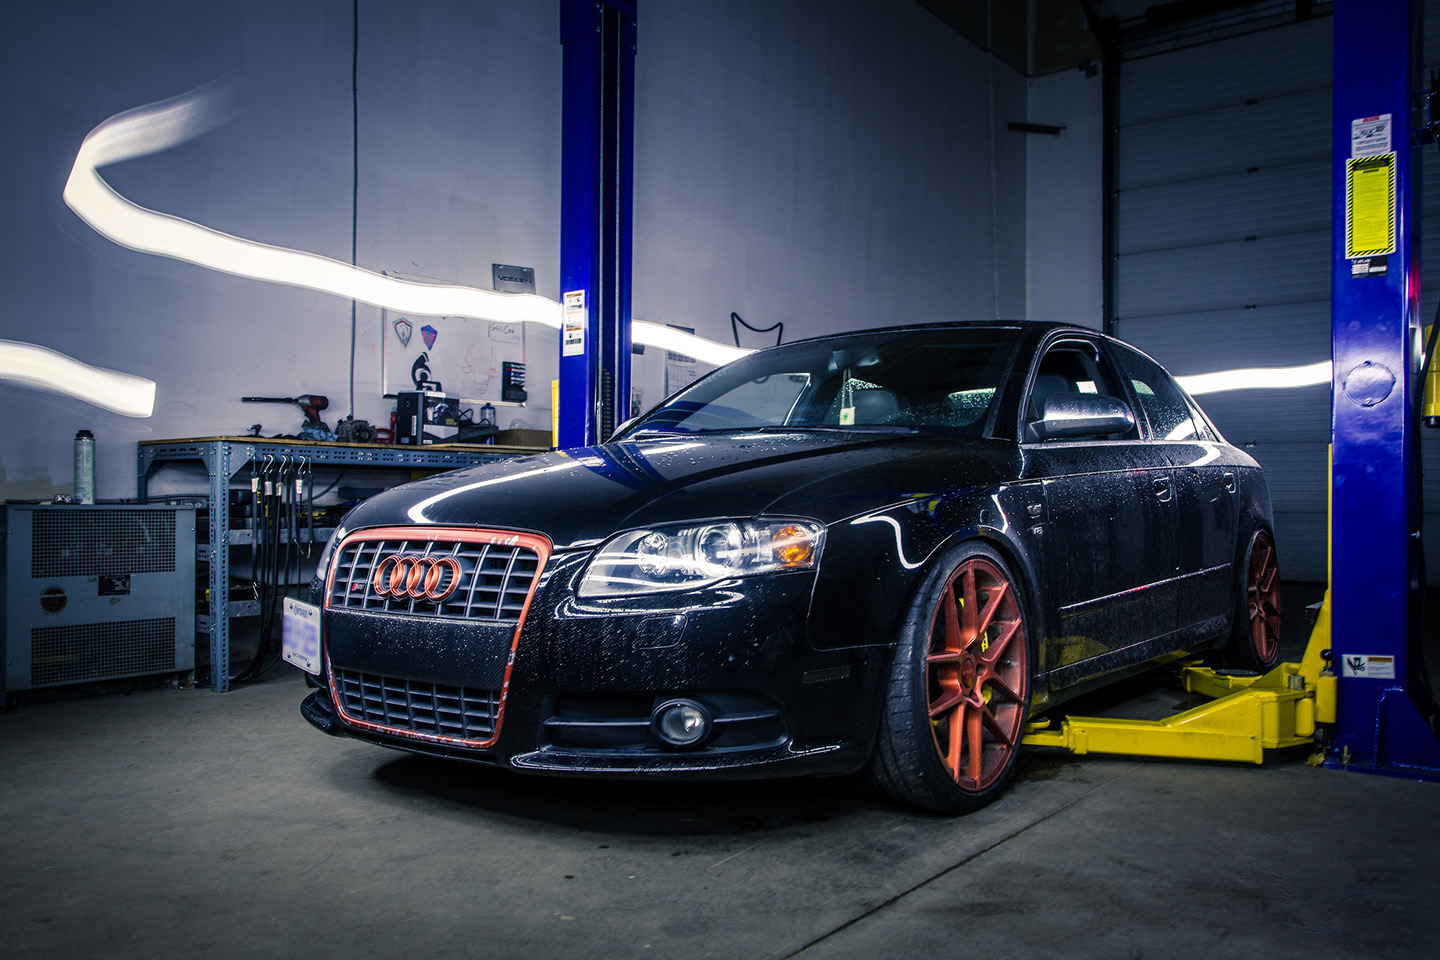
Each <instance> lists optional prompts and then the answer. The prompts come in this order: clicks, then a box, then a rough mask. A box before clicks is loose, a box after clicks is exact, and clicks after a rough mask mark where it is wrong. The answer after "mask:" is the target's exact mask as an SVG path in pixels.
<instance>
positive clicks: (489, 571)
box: [328, 539, 541, 623]
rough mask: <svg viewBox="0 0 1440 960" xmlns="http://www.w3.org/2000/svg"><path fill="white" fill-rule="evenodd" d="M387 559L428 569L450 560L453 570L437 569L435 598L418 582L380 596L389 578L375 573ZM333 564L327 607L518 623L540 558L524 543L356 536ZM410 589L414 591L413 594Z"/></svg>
mask: <svg viewBox="0 0 1440 960" xmlns="http://www.w3.org/2000/svg"><path fill="white" fill-rule="evenodd" d="M387 558H407V562H408V563H410V564H412V565H413V566H414V567H417V568H422V569H428V568H429V566H430V565H431V562H432V561H445V563H444V564H443V567H444V568H449V561H451V560H453V561H454V562H455V564H456V565H457V566H458V570H459V573H458V575H457V574H453V573H452V572H449V571H448V570H444V569H442V570H439V571H438V572H437V576H436V580H435V581H434V583H435V586H436V589H435V591H434V593H437V594H438V593H443V594H445V595H444V597H443V598H442V599H439V600H433V599H430V598H429V597H427V596H426V595H425V591H424V589H423V586H422V587H421V588H420V589H415V590H411V591H409V592H400V591H388V592H389V593H390V595H388V596H386V595H382V592H381V591H382V590H388V580H389V578H388V577H387V576H386V574H385V573H383V572H381V573H380V576H379V577H378V578H377V576H376V574H377V571H378V570H379V568H380V566H381V564H382V563H385V562H386V560H387ZM335 563H336V566H335V577H334V581H333V582H332V584H331V586H330V591H329V602H328V606H329V607H330V608H331V609H343V610H364V611H371V612H376V613H402V614H415V615H420V616H432V617H447V618H454V619H463V620H488V621H492V622H497V623H518V622H519V620H520V617H521V615H522V614H523V613H524V612H525V602H526V599H527V598H528V597H529V594H530V587H531V585H532V584H533V583H534V581H535V576H536V574H537V573H538V572H539V570H540V564H541V558H540V555H539V554H537V553H536V552H535V551H534V550H533V549H531V548H530V547H529V546H527V545H525V544H513V543H511V544H506V543H489V542H480V541H475V540H459V539H456V540H421V539H415V540H402V539H385V540H378V539H377V540H366V539H357V540H354V541H351V542H350V543H348V544H346V545H345V547H344V548H343V549H342V550H341V553H340V556H339V557H338V558H337V559H336V561H335ZM391 569H393V561H392V565H391ZM377 579H378V580H379V583H378V584H377ZM396 593H400V595H398V596H397V595H395V594H396ZM416 593H418V594H420V596H418V597H417V596H414V594H416Z"/></svg>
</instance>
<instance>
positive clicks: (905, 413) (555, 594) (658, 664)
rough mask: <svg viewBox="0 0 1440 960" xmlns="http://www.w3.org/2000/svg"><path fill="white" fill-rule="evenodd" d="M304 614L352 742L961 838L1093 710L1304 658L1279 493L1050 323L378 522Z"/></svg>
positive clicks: (878, 353)
mask: <svg viewBox="0 0 1440 960" xmlns="http://www.w3.org/2000/svg"><path fill="white" fill-rule="evenodd" d="M312 601H313V603H314V604H315V606H316V607H318V608H319V610H320V612H319V615H318V616H319V622H320V626H321V630H320V633H321V645H320V656H319V657H318V659H317V662H316V663H315V664H314V669H315V673H316V676H315V677H314V679H313V682H314V683H315V684H316V686H317V687H318V689H316V690H315V691H313V692H312V693H311V694H310V695H309V697H308V698H307V699H306V701H305V703H304V705H303V708H302V712H303V713H304V715H305V717H306V718H307V719H308V720H309V721H310V722H311V723H312V724H314V725H315V726H317V727H319V728H320V729H321V730H324V731H326V732H327V733H332V734H336V735H345V736H351V737H358V738H360V739H363V740H368V741H372V742H374V743H378V744H382V745H384V746H389V747H396V748H400V749H404V750H412V751H417V752H423V753H429V754H436V755H440V756H445V757H453V758H456V759H463V760H471V761H478V762H481V763H488V764H493V765H498V766H501V767H505V768H508V769H511V770H515V771H522V772H530V773H541V774H553V775H561V776H602V777H649V776H664V777H677V778H687V777H688V778H701V777H752V778H753V777H769V776H785V775H799V774H830V775H836V774H851V773H863V775H864V776H865V777H866V778H867V779H868V781H869V782H870V783H871V784H872V785H874V786H876V787H878V788H879V789H881V790H883V791H885V792H887V793H888V794H890V795H891V796H893V797H894V798H896V799H897V800H900V801H902V802H905V803H908V804H912V805H915V806H917V807H921V808H924V809H927V810H933V811H940V812H963V811H967V810H972V809H975V808H977V807H979V806H981V805H983V804H984V803H986V802H988V801H989V800H990V799H991V798H993V797H994V796H995V795H996V794H997V793H998V792H999V791H1000V790H1001V789H1002V788H1003V786H1004V783H1005V781H1006V779H1007V777H1008V775H1009V774H1010V771H1011V769H1012V768H1013V767H1014V765H1015V761H1016V755H1017V751H1018V749H1019V747H1020V744H1021V741H1022V739H1023V737H1024V733H1025V725H1026V721H1027V718H1028V717H1030V716H1031V715H1035V714H1039V713H1041V712H1044V711H1046V710H1048V709H1050V708H1051V707H1053V706H1054V705H1056V704H1058V703H1060V702H1061V701H1062V700H1064V699H1066V698H1068V697H1071V696H1074V695H1075V694H1077V693H1080V692H1082V691H1085V690H1088V689H1092V688H1094V687H1096V686H1098V685H1100V684H1104V683H1108V682H1112V681H1114V680H1115V679H1117V678H1120V677H1123V676H1126V675H1129V674H1132V673H1134V672H1136V671H1139V670H1143V669H1146V668H1149V667H1153V666H1155V665H1157V664H1160V663H1163V662H1165V661H1167V660H1170V659H1174V658H1178V657H1181V656H1190V655H1194V654H1196V653H1199V652H1202V651H1214V652H1215V655H1216V656H1217V657H1219V658H1223V659H1224V660H1226V661H1227V662H1228V663H1230V664H1231V665H1235V666H1240V667H1245V668H1250V669H1264V668H1266V667H1269V666H1271V665H1273V664H1274V663H1275V662H1276V660H1277V659H1278V635H1279V615H1278V613H1279V583H1278V573H1277V566H1276V555H1275V543H1274V534H1273V530H1272V520H1271V510H1270V497H1269V492H1268V490H1267V487H1266V483H1265V477H1264V475H1263V474H1262V472H1261V470H1260V468H1259V467H1258V466H1257V465H1256V463H1255V461H1254V460H1252V459H1251V458H1250V457H1249V456H1248V455H1246V454H1245V453H1244V452H1242V451H1241V450H1238V449H1236V448H1235V447H1233V446H1231V445H1230V444H1228V443H1227V442H1226V441H1225V440H1224V438H1222V437H1221V436H1220V434H1219V432H1218V431H1217V430H1216V429H1215V427H1214V425H1213V424H1212V423H1211V422H1210V421H1209V420H1208V419H1207V418H1206V416H1205V414H1204V413H1203V412H1202V411H1201V410H1200V408H1199V407H1198V406H1197V405H1196V404H1195V402H1194V401H1193V400H1192V399H1191V398H1189V397H1188V396H1187V395H1186V394H1185V392H1184V391H1183V390H1182V389H1181V388H1180V387H1179V386H1178V385H1177V384H1176V382H1175V381H1174V380H1173V379H1172V378H1171V377H1170V376H1169V374H1167V373H1166V372H1165V371H1164V370H1162V369H1161V368H1160V367H1159V366H1158V365H1157V364H1156V363H1155V362H1154V361H1152V360H1150V359H1149V358H1148V357H1146V356H1144V355H1143V354H1141V353H1139V352H1138V351H1136V350H1134V349H1131V348H1130V347H1128V346H1126V345H1125V344H1123V343H1120V342H1119V341H1117V340H1114V339H1112V338H1108V337H1105V336H1102V335H1100V334H1098V333H1096V332H1094V331H1092V330H1088V329H1083V328H1077V327H1069V326H1062V325H1056V324H1035V323H1003V322H995V323H969V324H961V323H955V324H927V325H923V326H903V327H894V328H887V329H877V330H869V331H864V332H859V333H847V334H843V335H838V336H829V337H821V338H817V339H812V340H804V341H799V342H795V343H789V344H785V345H782V346H777V347H774V348H771V349H767V350H762V351H758V352H756V353H754V354H752V355H750V356H747V357H745V358H743V359H741V360H737V361H735V362H734V363H731V364H729V365H727V366H724V367H721V368H719V369H717V370H715V371H714V372H712V373H711V374H709V375H708V376H705V377H703V378H701V379H699V380H697V381H696V382H695V383H693V384H691V385H690V386H688V387H687V388H685V389H684V390H682V391H680V392H679V393H677V394H675V395H674V396H672V397H670V398H669V399H668V400H666V401H664V402H663V403H661V404H660V405H659V406H658V407H656V408H655V409H653V410H651V411H650V412H649V413H647V414H645V415H644V416H641V417H639V418H638V419H636V420H634V421H632V422H630V423H628V424H626V425H624V426H623V427H621V429H620V430H619V431H618V433H617V434H616V436H615V437H614V438H613V439H611V440H610V441H609V442H607V443H603V444H600V445H598V446H595V447H587V448H582V449H575V450H565V451H557V452H553V453H548V454H543V455H538V456H532V457H527V458H523V459H515V460H510V461H506V462H503V463H498V464H493V465H487V466H482V467H475V468H471V469H467V470H461V471H456V472H454V473H448V474H443V475H440V476H436V477H433V478H430V479H426V480H421V481H418V482H415V483H411V484H408V485H406V486H402V487H398V488H396V489H394V490H391V491H388V492H386V493H383V494H381V495H379V496H377V497H375V498H373V499H371V500H369V501H367V502H365V503H363V504H362V505H360V506H359V507H357V508H356V509H355V510H354V511H353V512H352V513H351V514H350V515H349V516H348V517H347V518H346V520H345V522H344V524H343V527H342V529H340V530H338V531H337V532H336V535H335V537H334V538H333V539H332V541H331V543H330V545H329V546H328V547H327V549H326V552H325V556H324V559H323V560H322V562H321V567H320V574H319V576H318V577H317V580H316V582H315V584H313V585H312Z"/></svg>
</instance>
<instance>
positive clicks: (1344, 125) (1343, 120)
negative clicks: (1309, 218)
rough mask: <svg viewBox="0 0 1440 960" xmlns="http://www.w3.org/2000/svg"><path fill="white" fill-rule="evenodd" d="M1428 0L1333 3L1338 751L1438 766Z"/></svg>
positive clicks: (1388, 763)
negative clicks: (1431, 538) (1424, 423)
mask: <svg viewBox="0 0 1440 960" xmlns="http://www.w3.org/2000/svg"><path fill="white" fill-rule="evenodd" d="M1418 8H1419V5H1418V4H1417V3H1414V2H1413V0H1363V2H1362V0H1341V2H1337V3H1336V4H1335V48H1334V49H1335V53H1334V57H1335V78H1334V80H1335V109H1334V114H1333V123H1334V140H1333V142H1332V146H1331V164H1332V174H1333V180H1332V183H1333V185H1334V188H1333V192H1332V195H1331V196H1332V219H1331V224H1332V226H1331V230H1332V249H1333V251H1334V253H1333V256H1332V262H1333V267H1332V269H1333V275H1332V278H1331V310H1332V322H1333V326H1332V337H1333V348H1332V349H1333V353H1332V356H1333V360H1334V365H1335V369H1334V381H1333V385H1332V397H1333V400H1332V406H1333V410H1334V424H1333V430H1334V434H1333V438H1334V448H1333V460H1334V466H1333V469H1332V476H1331V481H1330V482H1331V498H1332V520H1331V525H1332V531H1331V572H1330V593H1329V597H1328V600H1327V606H1328V607H1329V614H1330V630H1331V638H1330V640H1331V664H1332V669H1333V670H1334V672H1335V673H1336V676H1337V682H1338V685H1339V688H1338V691H1337V710H1338V713H1337V717H1336V721H1335V725H1334V728H1333V731H1332V736H1331V738H1330V744H1329V749H1328V750H1327V752H1326V759H1325V765H1326V766H1332V767H1341V768H1345V769H1351V770H1367V771H1372V772H1376V773H1392V774H1397V775H1409V776H1417V777H1424V778H1427V779H1430V778H1440V742H1437V740H1436V735H1435V732H1434V730H1432V729H1431V726H1430V723H1429V721H1428V720H1427V719H1426V713H1427V712H1429V711H1430V709H1431V703H1430V697H1431V692H1430V691H1429V690H1428V689H1427V688H1426V686H1425V683H1424V679H1423V671H1422V668H1421V663H1420V657H1421V651H1420V645H1419V632H1418V627H1419V623H1418V617H1419V610H1418V609H1417V608H1416V606H1415V598H1414V597H1413V596H1412V593H1411V589H1410V578H1411V573H1412V571H1413V570H1414V569H1415V564H1416V563H1417V560H1418V558H1417V554H1418V553H1419V550H1420V544H1419V542H1418V541H1417V540H1416V539H1415V537H1414V536H1413V534H1414V533H1415V531H1416V530H1417V529H1418V527H1417V524H1416V519H1417V511H1418V499H1417V498H1418V490H1417V489H1416V474H1415V464H1414V459H1415V458H1416V456H1417V451H1416V449H1415V436H1414V432H1415V430H1416V428H1417V426H1418V424H1417V423H1416V422H1415V420H1414V418H1413V416H1412V411H1413V409H1414V403H1413V397H1414V394H1413V393H1412V392H1411V391H1412V390H1414V389H1417V388H1419V387H1420V385H1419V384H1416V383H1414V382H1413V380H1412V366H1413V363H1412V360H1413V344H1414V343H1415V341H1416V333H1417V327H1418V321H1419V311H1420V218H1419V215H1418V214H1419V209H1420V207H1419V203H1418V202H1417V195H1418V193H1419V190H1418V186H1419V177H1418V174H1419V163H1418V160H1419V157H1418V155H1417V151H1416V150H1415V149H1414V148H1413V147H1412V145H1411V144H1412V135H1413V129H1412V120H1411V115H1412V110H1413V104H1414V99H1413V96H1414V94H1415V92H1416V91H1417V89H1418V84H1417V82H1416V81H1417V79H1418V73H1419V71H1418V69H1417V65H1418V52H1419V43H1418V41H1419V16H1418V14H1419V9H1418Z"/></svg>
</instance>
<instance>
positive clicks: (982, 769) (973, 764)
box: [869, 544, 1030, 813]
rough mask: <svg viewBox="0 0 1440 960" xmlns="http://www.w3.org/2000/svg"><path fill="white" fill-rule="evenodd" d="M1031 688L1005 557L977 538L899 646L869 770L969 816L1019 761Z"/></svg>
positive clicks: (919, 608)
mask: <svg viewBox="0 0 1440 960" xmlns="http://www.w3.org/2000/svg"><path fill="white" fill-rule="evenodd" d="M1029 693H1030V640H1029V636H1028V635H1027V631H1026V629H1025V617H1024V610H1023V604H1022V603H1021V599H1020V593H1019V590H1018V589H1017V588H1016V584H1015V580H1014V578H1013V577H1012V576H1011V575H1010V573H1009V571H1008V570H1007V569H1006V567H1005V563H1004V561H1003V560H1001V558H1000V557H999V555H998V554H996V553H995V552H994V551H993V550H991V549H989V548H988V547H985V546H983V545H982V544H967V545H965V546H963V547H961V548H959V549H957V550H955V551H952V552H951V553H950V554H949V555H947V557H946V558H945V559H944V560H943V561H942V562H941V563H940V564H937V565H936V567H935V568H934V569H933V570H932V571H931V572H930V574H929V575H928V577H927V578H926V581H925V584H924V586H923V587H922V588H921V590H920V592H919V594H918V596H917V598H916V600H915V602H914V604H913V606H912V608H911V610H910V615H909V617H908V618H907V619H906V623H905V628H904V631H903V635H902V636H901V638H900V642H899V645H898V646H897V648H896V651H895V662H894V666H893V667H892V668H891V677H890V687H889V690H888V693H887V696H886V702H885V712H884V715H883V717H882V719H881V723H880V731H879V737H878V742H877V745H876V750H875V755H874V757H873V758H872V760H871V763H870V769H869V775H870V778H871V780H872V781H873V782H874V783H875V785H876V786H878V787H880V788H881V789H882V790H884V792H886V793H887V794H889V795H890V796H892V797H894V798H895V799H897V800H900V801H902V802H904V803H909V804H913V805H914V806H917V807H921V808H923V809H926V810H931V811H935V812H938V813H964V812H968V811H970V810H976V809H978V808H980V807H982V806H984V805H985V804H987V803H989V802H990V801H991V800H992V799H993V798H994V797H995V796H996V795H997V794H998V793H999V792H1000V791H1001V789H1003V787H1004V785H1005V781H1006V780H1007V779H1008V778H1009V775H1010V771H1011V769H1012V768H1013V767H1014V765H1015V757H1016V753H1017V751H1018V749H1019V746H1020V740H1021V738H1022V737H1023V736H1024V731H1025V712H1026V703H1027V700H1028V698H1029Z"/></svg>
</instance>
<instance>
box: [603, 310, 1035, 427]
mask: <svg viewBox="0 0 1440 960" xmlns="http://www.w3.org/2000/svg"><path fill="white" fill-rule="evenodd" d="M1015 336H1016V331H1015V330H1013V329H1003V328H987V327H977V328H953V327H952V328H939V329H931V330H914V329H911V330H897V331H894V332H886V331H877V332H874V333H869V334H860V335H856V336H854V337H835V338H827V339H825V340H820V341H809V342H801V343H795V344H789V345H785V346H780V347H774V348H772V349H769V350H762V351H760V352H757V353H754V354H751V355H750V356H748V357H745V358H743V359H741V360H737V361H735V362H734V363H731V364H729V365H727V366H724V367H721V368H720V369H719V370H716V371H715V372H714V373H712V374H710V375H709V376H708V377H705V378H704V379H702V380H699V381H697V382H696V383H695V384H693V385H692V386H690V387H689V388H687V389H686V390H684V391H682V392H680V393H678V394H676V395H675V396H673V397H671V398H670V399H669V400H667V401H666V402H665V403H663V404H661V405H660V406H659V407H657V408H656V409H654V410H652V411H650V412H649V413H648V414H646V415H645V416H643V417H641V418H640V419H639V420H638V421H636V422H635V423H634V424H632V425H631V426H630V427H629V429H627V430H626V431H625V434H624V435H625V436H627V437H633V436H637V435H639V434H646V433H652V434H653V433H669V434H675V433H681V434H693V433H725V432H733V431H746V430H764V429H785V430H846V431H849V430H854V431H896V432H907V433H908V432H918V431H925V432H944V433H960V434H970V435H975V434H979V432H980V431H981V430H982V429H983V427H984V424H985V415H986V413H987V412H988V410H989V408H990V403H991V400H992V399H993V398H994V396H995V393H996V391H997V389H998V387H999V385H1000V377H1001V375H1002V373H1003V370H1004V366H1005V361H1006V359H1007V358H1008V356H1009V354H1010V347H1011V345H1012V344H1013V343H1014V340H1015Z"/></svg>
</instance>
